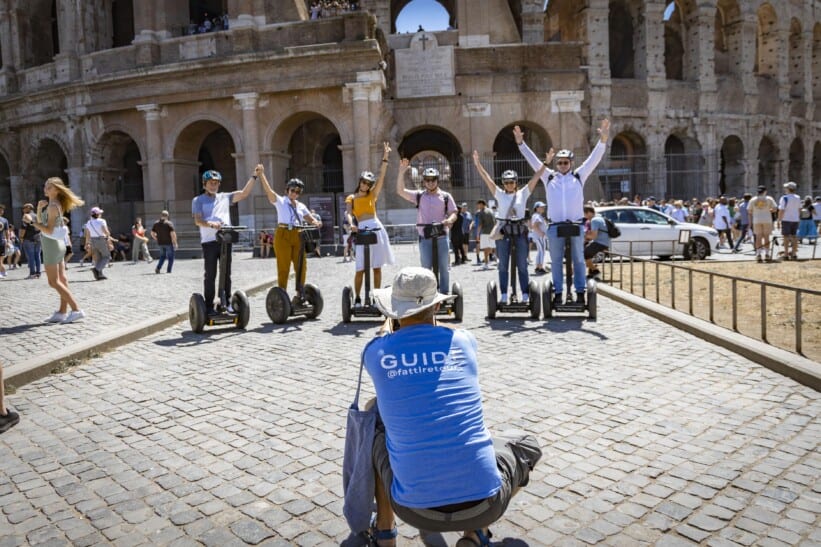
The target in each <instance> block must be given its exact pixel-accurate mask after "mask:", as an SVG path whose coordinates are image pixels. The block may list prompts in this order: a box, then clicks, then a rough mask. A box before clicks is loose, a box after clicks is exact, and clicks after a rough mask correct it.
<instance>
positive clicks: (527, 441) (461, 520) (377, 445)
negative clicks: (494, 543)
mask: <svg viewBox="0 0 821 547" xmlns="http://www.w3.org/2000/svg"><path fill="white" fill-rule="evenodd" d="M493 448H494V450H495V451H496V465H497V467H498V468H499V474H500V475H501V477H502V487H501V488H500V489H499V491H498V492H496V494H494V495H493V496H491V497H489V498H486V499H483V500H477V501H476V502H466V503H460V504H454V505H451V506H445V507H440V508H434V509H414V508H410V507H403V506H401V505H399V504H398V503H396V501H394V499H393V498H392V497H391V484H393V470H392V469H391V462H390V459H389V457H388V448H387V446H386V444H385V427H384V425H383V424H382V423H381V422H379V423H378V424H377V426H376V433H375V435H374V439H373V466H374V468H376V471H377V473H378V474H379V477H380V479H381V480H382V484H384V485H385V491H386V494H387V495H388V499H390V502H391V507H393V511H394V513H396V516H398V517H399V518H400V519H402V521H403V522H407V523H408V524H410V525H411V526H413V527H415V528H418V529H420V530H429V531H431V532H456V531H462V530H477V529H479V528H485V527H488V526H490V525H491V524H493V523H494V522H496V521H497V520H499V519H500V518H501V517H502V515H503V514H504V513H505V510H507V506H508V504H509V503H510V500H511V498H512V497H513V494H514V493H515V491H516V490H517V489H518V488H519V487H522V486H525V485H526V484H527V483H528V481H529V480H530V471H531V470H532V469H533V467H534V466H535V465H536V462H538V461H539V459H540V458H541V457H542V451H541V449H540V448H539V445H538V444H537V442H536V439H535V438H534V437H533V436H531V435H523V436H518V437H515V438H504V439H503V438H499V439H494V440H493ZM437 509H438V510H437Z"/></svg>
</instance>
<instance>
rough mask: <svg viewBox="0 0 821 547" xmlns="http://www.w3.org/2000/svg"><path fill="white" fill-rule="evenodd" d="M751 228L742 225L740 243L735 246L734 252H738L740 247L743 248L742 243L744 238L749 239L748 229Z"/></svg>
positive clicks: (737, 242)
mask: <svg viewBox="0 0 821 547" xmlns="http://www.w3.org/2000/svg"><path fill="white" fill-rule="evenodd" d="M748 228H749V226H748V225H747V224H742V225H741V235H740V236H738V241H736V242H735V246H734V247H733V250H734V251H737V250H738V248H739V247H741V243H742V242H743V241H744V238H746V237H747V229H748Z"/></svg>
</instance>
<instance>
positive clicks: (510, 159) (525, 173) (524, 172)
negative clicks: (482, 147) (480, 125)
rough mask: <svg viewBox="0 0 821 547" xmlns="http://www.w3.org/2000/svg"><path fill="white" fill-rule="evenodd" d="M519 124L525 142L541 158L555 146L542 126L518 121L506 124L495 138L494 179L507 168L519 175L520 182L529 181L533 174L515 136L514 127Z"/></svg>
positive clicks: (492, 172)
mask: <svg viewBox="0 0 821 547" xmlns="http://www.w3.org/2000/svg"><path fill="white" fill-rule="evenodd" d="M516 125H518V126H519V127H520V128H521V129H522V131H523V132H524V134H525V142H527V144H528V146H530V149H531V150H533V152H535V153H536V155H537V156H539V157H540V158H544V155H545V152H547V151H548V150H550V148H551V147H553V139H551V138H550V135H549V134H548V132H547V131H545V130H544V128H542V127H541V126H539V125H537V124H535V123H531V122H527V121H518V122H515V123H511V124H508V125H506V126H505V127H504V128H503V129H502V130H501V131H499V132H498V133H497V134H496V138H495V139H494V140H493V170H492V171H490V173H491V174H492V176H493V177H494V180H496V179H499V178H500V177H501V176H502V173H503V172H504V171H506V170H507V169H513V170H514V171H516V173H517V174H518V175H519V181H520V182H523V183H524V182H527V181H528V180H530V177H531V176H532V170H531V168H530V166H529V165H528V163H527V161H525V159H524V158H523V157H522V154H521V152H519V147H518V146H516V140H515V139H514V138H513V127H514V126H516Z"/></svg>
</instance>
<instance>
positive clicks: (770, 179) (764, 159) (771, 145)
mask: <svg viewBox="0 0 821 547" xmlns="http://www.w3.org/2000/svg"><path fill="white" fill-rule="evenodd" d="M778 156H779V152H778V147H777V146H776V145H775V140H774V139H772V138H770V137H768V136H767V135H765V136H763V137H761V142H760V143H759V145H758V185H759V186H766V187H767V189H768V190H769V191H770V193H773V192H774V191H780V190H781V189H780V188H778V185H777V184H776V177H777V176H778V162H779V160H778Z"/></svg>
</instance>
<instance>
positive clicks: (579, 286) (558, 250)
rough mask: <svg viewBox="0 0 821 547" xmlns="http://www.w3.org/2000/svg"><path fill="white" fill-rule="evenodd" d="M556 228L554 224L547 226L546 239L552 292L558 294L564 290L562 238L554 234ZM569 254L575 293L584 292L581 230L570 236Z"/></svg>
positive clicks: (582, 238) (585, 285)
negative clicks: (577, 233)
mask: <svg viewBox="0 0 821 547" xmlns="http://www.w3.org/2000/svg"><path fill="white" fill-rule="evenodd" d="M580 228H581V227H580ZM557 229H558V226H557V225H556V224H551V225H550V226H549V227H548V229H547V241H548V244H549V246H550V275H551V276H552V277H553V292H554V293H556V294H559V293H562V292H564V270H563V268H562V259H563V258H564V238H560V237H559V236H558V235H557V234H556V230H557ZM570 256H571V258H572V262H573V286H574V287H575V289H576V292H577V293H578V292H584V290H585V289H586V288H587V279H586V272H587V270H586V266H585V264H584V236H582V235H581V232H580V233H579V235H577V236H575V237H571V238H570Z"/></svg>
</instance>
